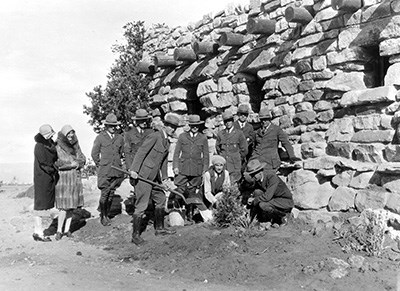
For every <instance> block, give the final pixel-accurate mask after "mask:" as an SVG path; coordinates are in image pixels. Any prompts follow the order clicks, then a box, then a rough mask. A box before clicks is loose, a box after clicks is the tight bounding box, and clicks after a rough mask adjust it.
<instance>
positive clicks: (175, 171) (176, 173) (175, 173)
mask: <svg viewBox="0 0 400 291" xmlns="http://www.w3.org/2000/svg"><path fill="white" fill-rule="evenodd" d="M178 174H179V169H178V168H174V175H175V176H176V175H178Z"/></svg>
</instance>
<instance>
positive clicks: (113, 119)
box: [104, 113, 121, 125]
mask: <svg viewBox="0 0 400 291" xmlns="http://www.w3.org/2000/svg"><path fill="white" fill-rule="evenodd" d="M104 124H105V125H120V124H121V122H119V121H118V120H117V116H115V114H114V113H110V114H108V115H107V116H106V120H105V121H104Z"/></svg>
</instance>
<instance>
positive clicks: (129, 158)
mask: <svg viewBox="0 0 400 291" xmlns="http://www.w3.org/2000/svg"><path fill="white" fill-rule="evenodd" d="M152 132H154V130H152V129H151V128H145V129H144V130H143V131H142V132H139V130H138V128H137V127H136V126H134V127H132V128H131V129H130V130H129V131H127V132H125V136H124V141H125V144H124V152H125V163H126V167H127V169H129V168H130V167H131V164H132V162H133V158H134V156H135V154H136V152H137V150H138V148H139V147H140V145H141V144H142V143H143V141H144V139H145V137H146V136H148V135H149V134H150V133H152Z"/></svg>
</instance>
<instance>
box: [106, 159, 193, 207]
mask: <svg viewBox="0 0 400 291" xmlns="http://www.w3.org/2000/svg"><path fill="white" fill-rule="evenodd" d="M111 168H113V169H114V170H117V171H119V172H121V173H124V174H126V175H128V176H130V175H131V173H130V172H129V171H126V170H124V169H121V168H118V167H116V166H111ZM137 179H138V180H140V181H143V182H145V183H148V184H150V185H152V186H154V187H158V188H161V189H163V190H165V189H164V186H163V185H160V184H158V183H156V182H154V181H151V180H149V179H146V178H143V177H140V176H138V177H137ZM168 191H169V192H171V193H173V194H175V195H178V196H179V197H181V198H182V200H183V202H185V204H186V198H185V196H183V195H182V193H179V192H178V191H176V190H173V189H169V190H168Z"/></svg>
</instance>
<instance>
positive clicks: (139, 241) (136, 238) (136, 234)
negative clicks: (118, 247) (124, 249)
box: [131, 214, 146, 246]
mask: <svg viewBox="0 0 400 291" xmlns="http://www.w3.org/2000/svg"><path fill="white" fill-rule="evenodd" d="M141 225H142V218H141V217H140V216H138V215H136V214H133V215H132V229H133V230H132V240H131V241H132V242H133V243H134V244H135V245H137V246H141V245H144V244H145V243H146V241H145V240H144V239H143V238H141V237H140V227H141Z"/></svg>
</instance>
